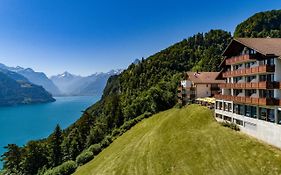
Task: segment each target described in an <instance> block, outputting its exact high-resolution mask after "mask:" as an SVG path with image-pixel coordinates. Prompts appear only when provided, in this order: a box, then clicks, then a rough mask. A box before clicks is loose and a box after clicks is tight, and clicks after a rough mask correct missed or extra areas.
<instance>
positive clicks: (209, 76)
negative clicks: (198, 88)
mask: <svg viewBox="0 0 281 175" xmlns="http://www.w3.org/2000/svg"><path fill="white" fill-rule="evenodd" d="M186 74H187V75H188V79H189V80H190V81H192V82H193V83H194V84H218V83H225V81H224V80H217V79H216V78H217V77H218V75H219V74H220V72H198V73H197V72H186Z"/></svg>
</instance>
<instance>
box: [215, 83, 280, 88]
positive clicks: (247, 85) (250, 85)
mask: <svg viewBox="0 0 281 175" xmlns="http://www.w3.org/2000/svg"><path fill="white" fill-rule="evenodd" d="M280 84H281V83H279V82H271V81H263V82H254V83H250V82H249V83H223V84H219V87H220V88H222V89H278V88H281V85H280Z"/></svg>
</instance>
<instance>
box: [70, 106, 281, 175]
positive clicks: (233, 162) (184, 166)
mask: <svg viewBox="0 0 281 175" xmlns="http://www.w3.org/2000/svg"><path fill="white" fill-rule="evenodd" d="M280 164H281V152H280V151H279V150H277V149H273V148H271V147H269V146H267V145H264V144H262V143H260V142H258V141H257V140H254V139H252V138H249V137H247V136H245V135H243V134H242V133H239V132H236V131H233V130H231V129H229V128H224V127H222V126H220V125H219V124H218V123H217V122H215V120H214V118H213V117H212V111H211V110H209V109H207V108H205V107H200V106H197V105H192V106H189V107H187V108H183V109H171V110H168V111H165V112H161V113H159V114H156V115H154V116H152V117H150V118H149V119H145V120H144V121H142V122H141V123H139V124H137V125H136V126H134V127H133V128H132V129H131V130H129V131H128V132H126V133H125V134H124V135H122V136H121V137H119V138H118V139H117V140H115V141H114V142H113V143H112V144H111V145H110V146H109V147H108V148H106V149H105V150H104V151H103V152H101V153H100V154H99V155H98V156H97V157H95V158H94V160H92V161H91V162H89V163H88V164H86V165H84V166H82V167H80V168H78V170H77V171H76V173H74V175H86V174H87V175H96V174H99V175H103V174H104V175H106V174H112V175H114V174H116V175H119V174H122V175H126V174H128V175H131V174H151V175H153V174H155V175H157V174H162V175H165V174H209V175H210V174H214V175H218V174H224V175H225V174H280V173H281V167H280Z"/></svg>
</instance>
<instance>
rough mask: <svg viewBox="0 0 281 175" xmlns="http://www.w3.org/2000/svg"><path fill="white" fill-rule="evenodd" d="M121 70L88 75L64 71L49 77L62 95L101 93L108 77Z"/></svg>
mask: <svg viewBox="0 0 281 175" xmlns="http://www.w3.org/2000/svg"><path fill="white" fill-rule="evenodd" d="M121 72H122V70H121V69H118V70H111V71H109V72H106V73H95V74H92V75H90V76H85V77H83V76H79V75H74V74H71V73H69V72H64V73H62V74H58V75H56V76H52V77H51V78H50V79H51V80H52V81H53V82H54V84H55V85H56V86H57V87H58V88H59V90H60V91H61V92H62V94H63V95H99V96H100V95H101V94H102V91H103V89H104V87H105V85H106V82H107V80H108V78H109V77H110V76H112V75H117V74H120V73H121Z"/></svg>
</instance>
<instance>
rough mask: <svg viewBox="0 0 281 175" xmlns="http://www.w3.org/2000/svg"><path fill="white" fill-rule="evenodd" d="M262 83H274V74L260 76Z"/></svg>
mask: <svg viewBox="0 0 281 175" xmlns="http://www.w3.org/2000/svg"><path fill="white" fill-rule="evenodd" d="M262 81H274V74H268V75H260V82H262Z"/></svg>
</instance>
